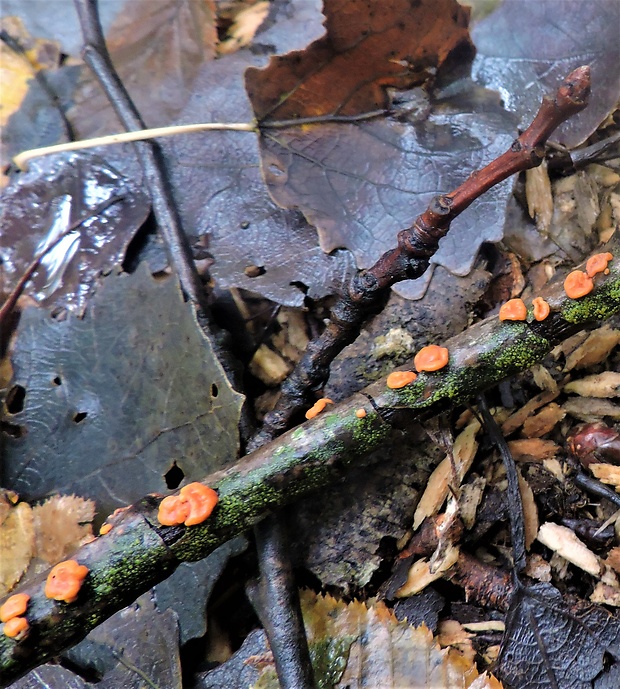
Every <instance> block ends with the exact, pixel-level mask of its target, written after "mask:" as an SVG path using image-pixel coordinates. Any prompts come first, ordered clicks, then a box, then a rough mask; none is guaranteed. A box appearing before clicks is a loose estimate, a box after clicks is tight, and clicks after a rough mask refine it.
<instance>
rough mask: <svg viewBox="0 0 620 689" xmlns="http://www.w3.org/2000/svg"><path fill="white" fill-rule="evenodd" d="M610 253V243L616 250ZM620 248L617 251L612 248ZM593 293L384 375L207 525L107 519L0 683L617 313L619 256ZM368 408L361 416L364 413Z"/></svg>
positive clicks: (145, 511)
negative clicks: (431, 365) (75, 590)
mask: <svg viewBox="0 0 620 689" xmlns="http://www.w3.org/2000/svg"><path fill="white" fill-rule="evenodd" d="M609 248H610V251H612V252H613V251H614V247H609ZM615 250H616V252H620V247H616V249H615ZM609 268H610V273H609V275H603V274H600V275H598V276H597V277H596V288H595V290H594V291H593V292H592V293H590V294H589V295H588V296H586V297H583V298H581V299H577V300H575V299H570V298H568V297H567V296H566V294H565V293H564V290H563V288H562V285H561V284H558V283H556V284H555V286H552V287H551V288H549V289H548V290H546V291H545V293H544V294H542V295H541V296H543V297H544V298H545V299H546V300H547V302H548V303H549V305H550V306H551V314H550V315H549V317H548V318H547V319H546V320H544V321H540V322H538V321H534V320H533V319H532V313H531V309H529V316H528V319H529V321H530V322H526V321H519V322H500V321H499V320H498V319H497V318H489V319H487V320H485V321H482V322H481V323H478V324H476V325H475V326H473V327H471V328H469V329H468V330H467V331H465V332H463V333H461V334H460V335H458V336H457V337H454V338H452V339H451V340H449V341H448V342H446V343H444V344H445V346H446V347H448V349H449V352H450V362H449V364H448V366H447V367H446V368H445V369H442V370H441V371H438V372H435V373H428V374H427V373H422V374H420V375H419V376H418V378H417V379H416V380H415V381H414V382H413V383H412V384H410V385H407V386H406V387H404V388H401V389H396V390H392V389H390V388H388V387H387V386H386V383H385V379H383V380H381V381H378V382H377V383H374V384H373V385H371V386H369V387H368V388H366V389H365V390H363V391H362V392H360V393H356V394H355V395H353V396H352V397H351V398H349V399H348V400H346V401H344V402H341V403H339V404H337V405H334V406H330V407H329V408H328V409H327V410H326V411H324V412H323V413H322V414H320V415H319V416H318V417H316V418H315V419H313V420H312V421H309V422H307V423H305V424H303V425H302V426H299V427H297V428H295V429H293V430H291V431H289V432H288V433H286V434H284V435H283V436H282V437H281V438H279V439H278V440H277V441H275V442H273V443H270V444H269V445H266V446H264V447H262V448H261V449H259V450H257V451H256V452H254V453H252V454H251V455H248V456H247V457H246V458H245V459H243V460H242V461H241V462H239V463H238V464H236V465H234V466H233V467H230V468H229V469H227V470H225V471H221V472H218V473H216V474H213V475H211V476H209V477H208V478H207V479H205V483H206V484H208V485H210V486H212V487H214V488H216V489H217V491H218V493H219V498H220V501H219V504H218V506H217V507H216V509H215V511H214V513H213V515H212V516H211V518H209V519H208V520H207V521H206V522H205V523H203V524H201V525H199V526H192V527H189V528H185V527H182V526H179V527H176V526H175V527H162V526H161V525H160V524H159V523H158V521H157V516H156V515H157V509H158V505H159V502H160V500H161V496H153V495H151V496H147V497H145V498H144V499H142V500H141V501H139V502H137V503H135V504H134V505H132V506H131V507H129V508H128V509H127V510H125V511H124V512H122V513H120V514H118V515H116V516H115V517H113V518H111V519H110V523H112V525H113V528H112V530H111V531H110V532H109V533H108V534H107V535H105V536H103V537H100V538H97V539H95V540H94V541H93V542H92V543H89V544H88V545H86V546H84V547H82V548H80V549H79V550H78V551H77V552H76V553H75V554H74V555H73V557H74V558H75V559H76V560H77V561H78V562H79V563H80V564H84V565H86V566H87V567H88V569H89V570H90V572H89V574H88V576H87V577H86V580H85V582H84V586H83V587H82V590H81V591H80V594H79V597H78V599H77V601H75V602H74V603H70V604H66V603H59V602H55V601H53V600H50V599H48V598H46V597H45V595H44V592H43V582H44V580H45V577H46V575H43V576H42V577H40V578H38V579H37V580H35V581H33V582H31V583H29V584H28V585H26V586H23V587H22V588H20V589H19V592H24V593H27V594H28V595H29V596H30V604H29V606H28V611H27V614H26V615H27V619H28V622H29V624H30V634H29V635H28V636H27V637H26V638H25V639H23V640H22V641H15V640H13V639H10V638H8V637H6V636H4V635H3V634H0V686H7V685H8V684H10V683H11V682H12V681H14V680H15V679H17V678H18V677H19V676H21V675H22V674H24V673H25V672H27V671H28V670H29V669H31V668H33V667H35V666H37V665H39V664H41V663H44V662H45V661H46V660H48V659H50V658H52V657H54V656H55V655H58V654H59V653H60V652H61V651H62V650H63V649H65V648H67V647H69V646H71V645H73V644H75V643H77V642H78V641H80V640H81V639H83V638H84V637H85V636H86V634H87V633H88V632H89V631H90V630H91V629H93V628H94V627H96V626H97V625H98V624H100V623H101V622H102V621H103V620H105V619H107V618H108V617H110V616H111V615H113V614H114V613H115V612H117V611H118V610H120V609H122V608H123V607H124V606H126V605H128V604H129V603H130V602H132V601H133V600H135V599H136V598H137V597H138V596H139V595H140V594H142V593H143V592H144V591H146V590H148V589H149V588H151V587H152V586H154V585H155V584H156V583H158V582H159V581H162V580H163V579H165V578H166V577H168V576H169V575H170V574H172V572H173V571H174V570H175V568H176V567H177V566H178V565H179V563H180V562H186V561H194V560H199V559H201V558H204V557H206V556H207V555H209V554H210V553H211V552H213V550H215V548H217V547H218V546H219V545H221V544H222V543H224V542H225V541H227V540H228V539H230V538H232V537H233V536H235V535H236V534H239V533H241V532H242V531H245V530H246V529H248V528H249V527H251V526H253V525H254V524H256V523H257V522H258V521H260V520H261V519H263V518H264V517H266V516H267V515H268V514H270V513H271V512H272V511H273V510H276V509H278V508H279V507H282V506H283V505H286V504H289V503H291V502H294V501H296V500H298V499H299V498H301V497H303V496H304V495H307V494H308V493H309V492H311V491H313V490H316V489H318V488H325V486H327V485H329V484H331V483H334V482H336V481H338V480H339V479H340V478H341V477H342V475H343V473H344V471H345V469H346V467H347V466H348V465H351V464H355V463H356V461H357V460H358V459H359V457H360V456H362V455H364V454H367V453H369V452H370V451H372V450H375V449H376V448H378V447H379V446H380V445H382V444H384V443H386V441H387V440H388V439H389V437H390V435H391V433H392V431H393V428H394V427H395V426H397V427H400V426H402V425H405V424H406V425H409V424H410V423H411V422H412V421H414V420H416V419H420V418H427V417H429V416H432V415H434V414H437V413H439V412H441V411H443V410H445V409H446V408H448V407H450V406H453V405H455V404H460V403H463V402H465V401H467V400H468V399H470V398H471V397H473V396H475V395H476V394H478V393H479V392H481V391H483V390H485V389H487V388H489V387H491V386H493V385H495V384H496V383H498V382H499V381H501V380H502V379H503V378H506V377H507V376H511V375H514V374H516V373H519V372H521V371H524V370H526V369H528V368H529V367H530V366H532V365H533V364H534V363H536V362H538V361H540V360H541V359H542V358H543V357H544V356H545V355H546V354H547V353H548V352H549V351H550V350H551V349H552V347H553V346H555V344H557V343H558V342H560V341H561V340H563V339H565V338H566V337H568V336H569V335H571V334H573V333H574V332H576V331H577V330H579V329H581V328H584V327H586V326H588V325H590V324H593V323H595V322H597V321H600V320H604V319H607V318H609V317H610V316H611V315H613V314H614V313H615V312H617V311H619V310H620V261H619V260H617V259H614V260H613V261H612V262H611V263H610V265H609ZM360 409H363V410H364V412H365V415H364V414H362V413H360V414H357V413H356V412H357V411H359V410H360Z"/></svg>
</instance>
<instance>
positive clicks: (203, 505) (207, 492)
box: [157, 482, 218, 526]
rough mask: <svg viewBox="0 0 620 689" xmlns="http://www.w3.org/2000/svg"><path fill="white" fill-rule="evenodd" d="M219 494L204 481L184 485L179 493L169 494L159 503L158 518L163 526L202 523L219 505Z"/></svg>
mask: <svg viewBox="0 0 620 689" xmlns="http://www.w3.org/2000/svg"><path fill="white" fill-rule="evenodd" d="M217 501H218V495H217V493H216V492H215V491H214V490H213V488H209V486H205V485H203V484H202V483H197V482H196V483H190V484H188V485H187V486H183V488H181V491H180V493H179V495H169V496H168V497H167V498H164V499H163V500H162V501H161V502H160V503H159V511H158V513H157V519H158V520H159V523H160V524H163V526H176V525H178V524H185V526H195V525H196V524H202V522H204V521H205V520H206V519H207V518H208V517H209V516H210V515H211V512H213V509H214V507H215V506H216V505H217Z"/></svg>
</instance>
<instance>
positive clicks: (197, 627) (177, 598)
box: [154, 536, 248, 645]
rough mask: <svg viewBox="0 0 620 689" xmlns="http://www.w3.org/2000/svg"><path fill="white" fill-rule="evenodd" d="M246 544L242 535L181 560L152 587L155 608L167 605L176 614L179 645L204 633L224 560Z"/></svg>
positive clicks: (165, 608) (245, 546)
mask: <svg viewBox="0 0 620 689" xmlns="http://www.w3.org/2000/svg"><path fill="white" fill-rule="evenodd" d="M247 545H248V542H247V541H246V539H245V538H244V537H243V536H239V537H238V538H234V539H233V540H232V541H229V542H228V543H225V544H224V545H222V546H220V547H219V548H218V549H217V550H215V551H214V552H213V553H212V554H211V555H209V557H207V558H206V559H204V560H199V561H198V562H182V563H181V564H180V565H179V567H178V568H177V569H176V571H175V572H174V574H173V575H172V576H171V577H169V578H168V579H166V580H165V581H163V582H162V583H161V584H158V585H157V586H156V587H155V589H154V591H155V599H156V601H157V608H158V610H162V611H163V610H167V609H168V608H171V609H172V610H174V612H175V613H176V614H177V617H178V620H179V634H180V641H181V645H183V644H184V643H185V642H186V641H189V640H190V639H199V638H200V637H202V636H204V635H205V634H206V632H207V602H208V600H209V596H210V595H211V591H212V590H213V587H214V586H215V583H216V582H217V580H218V579H219V577H220V574H221V573H222V571H223V570H224V567H225V566H226V564H227V562H228V560H229V559H230V558H231V557H234V556H235V555H239V554H240V553H242V552H243V551H244V550H245V549H246V548H247ZM190 591H191V595H188V592H190Z"/></svg>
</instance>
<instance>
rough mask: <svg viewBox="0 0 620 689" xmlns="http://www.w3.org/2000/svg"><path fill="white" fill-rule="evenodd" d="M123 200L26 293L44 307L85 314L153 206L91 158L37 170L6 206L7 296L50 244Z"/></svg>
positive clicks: (19, 183) (1, 232)
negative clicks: (90, 299)
mask: <svg viewBox="0 0 620 689" xmlns="http://www.w3.org/2000/svg"><path fill="white" fill-rule="evenodd" d="M115 196H122V199H121V200H120V201H118V202H117V203H115V204H113V205H111V206H109V207H108V208H107V209H105V210H104V211H103V212H102V213H101V214H100V215H98V216H97V217H93V218H91V219H89V220H87V221H86V222H85V223H84V224H83V225H81V226H80V227H79V228H78V229H76V231H75V232H73V233H71V234H69V235H68V236H67V237H66V238H65V239H63V240H61V242H60V243H59V244H58V245H57V246H56V247H55V248H54V249H52V250H51V251H50V252H49V253H48V254H46V256H44V258H43V260H42V266H41V268H40V269H39V270H38V271H37V273H36V275H35V277H34V279H33V280H32V281H31V282H30V283H29V285H28V287H27V289H26V293H27V294H31V295H32V296H34V297H35V298H37V299H38V300H40V302H41V304H42V305H44V306H52V305H53V306H55V307H57V308H58V307H64V308H70V309H72V310H73V311H75V312H77V313H81V312H82V311H83V310H84V307H85V306H86V303H87V300H88V297H89V296H90V295H91V293H92V291H93V288H94V284H95V280H96V279H97V277H98V276H99V275H100V274H101V273H105V272H110V271H111V270H112V269H113V268H114V267H115V266H118V265H120V264H121V263H122V261H123V259H124V257H125V251H126V249H127V246H128V244H129V243H130V242H131V240H132V239H133V237H134V235H135V233H136V232H137V231H138V230H139V229H140V227H141V226H142V224H143V223H144V221H145V219H146V217H147V215H148V213H149V209H150V202H149V199H148V197H147V196H146V194H145V193H144V191H142V189H141V188H140V185H139V183H138V182H137V181H136V180H134V179H133V178H129V177H126V176H125V175H123V174H122V173H121V172H119V171H118V170H117V169H116V168H115V167H113V166H111V165H109V164H108V162H107V161H106V160H104V159H102V158H99V157H98V156H96V155H92V154H90V153H73V154H70V155H63V156H58V157H55V158H53V159H52V158H41V159H40V160H37V161H35V162H33V164H32V167H31V169H30V171H29V172H27V173H24V174H21V175H19V177H17V178H16V179H15V180H14V181H13V183H12V184H11V185H10V186H9V187H7V188H6V189H5V190H4V192H3V194H2V198H1V200H0V257H1V260H2V270H3V277H4V280H5V289H6V290H7V291H8V290H9V289H10V288H11V287H12V286H13V285H14V284H15V283H16V282H17V281H18V280H19V278H20V277H21V276H22V274H23V272H24V270H25V268H26V267H27V266H28V265H29V264H30V263H31V261H32V260H33V259H34V257H35V255H36V253H37V249H38V248H39V247H40V246H42V243H43V242H44V240H45V239H46V238H47V237H48V236H49V237H50V240H53V238H54V236H53V233H54V232H56V236H58V235H59V234H61V233H62V232H63V231H64V230H65V229H67V228H68V227H69V226H70V225H71V224H72V223H74V222H76V221H78V220H80V219H81V218H87V217H88V216H89V214H90V213H91V212H92V211H93V209H95V208H96V207H97V206H99V205H100V204H101V203H103V202H104V201H106V200H108V199H110V198H112V197H115Z"/></svg>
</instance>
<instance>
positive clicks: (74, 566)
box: [45, 560, 90, 603]
mask: <svg viewBox="0 0 620 689" xmlns="http://www.w3.org/2000/svg"><path fill="white" fill-rule="evenodd" d="M89 571H90V570H89V569H88V567H86V566H85V565H80V564H79V563H78V562H76V561H75V560H65V561H64V562H59V563H58V564H57V565H54V567H52V569H51V571H50V573H49V574H48V575H47V581H46V582H45V595H46V596H47V597H48V598H53V599H54V600H61V601H64V602H65V603H73V601H74V600H75V599H76V598H77V597H78V593H79V592H80V589H81V588H82V582H83V581H84V579H86V575H87V574H88V572H89Z"/></svg>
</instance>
